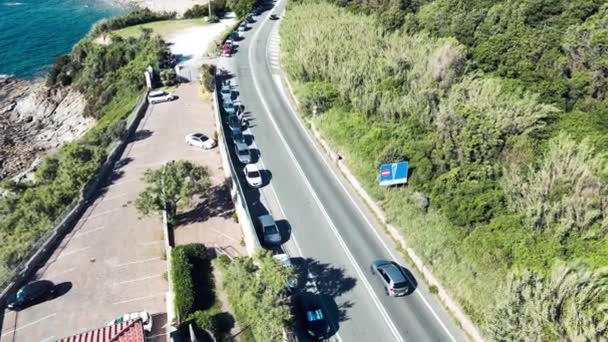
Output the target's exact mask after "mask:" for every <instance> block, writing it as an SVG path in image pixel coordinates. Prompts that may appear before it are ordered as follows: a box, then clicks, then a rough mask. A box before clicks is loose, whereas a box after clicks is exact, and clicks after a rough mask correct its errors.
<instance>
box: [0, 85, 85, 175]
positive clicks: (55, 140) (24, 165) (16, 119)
mask: <svg viewBox="0 0 608 342" xmlns="http://www.w3.org/2000/svg"><path fill="white" fill-rule="evenodd" d="M85 105H86V102H85V99H84V96H82V94H80V93H79V92H78V91H76V90H74V89H72V88H69V87H68V88H48V87H46V86H45V85H44V82H43V80H36V81H23V80H17V79H15V78H12V77H7V76H0V108H1V109H0V137H2V139H1V141H0V179H4V178H6V177H14V176H17V175H20V176H21V174H22V173H23V172H27V171H31V170H32V164H33V163H34V161H35V160H37V159H38V160H39V159H40V158H42V157H44V156H45V155H47V154H48V153H50V152H52V151H53V150H54V149H55V148H57V147H58V146H61V145H63V144H64V143H66V142H70V141H73V140H75V139H77V138H79V137H81V136H82V135H83V134H84V133H85V132H86V131H87V130H88V129H89V128H91V127H92V126H93V124H94V123H95V121H94V120H93V119H91V118H85V117H83V116H82V113H83V112H84V107H85Z"/></svg>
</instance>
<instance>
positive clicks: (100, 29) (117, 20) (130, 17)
mask: <svg viewBox="0 0 608 342" xmlns="http://www.w3.org/2000/svg"><path fill="white" fill-rule="evenodd" d="M175 15H176V13H175V12H162V13H158V12H153V11H151V10H149V9H147V8H142V9H137V10H135V11H132V12H130V13H128V14H126V15H123V16H118V17H113V18H110V19H107V20H102V21H100V22H99V23H98V24H96V25H95V27H94V28H93V31H92V33H91V35H90V36H92V37H97V36H99V35H101V34H107V33H109V32H110V31H114V30H118V29H121V28H123V27H129V26H135V25H139V24H144V23H150V22H153V21H161V20H168V19H174V18H175Z"/></svg>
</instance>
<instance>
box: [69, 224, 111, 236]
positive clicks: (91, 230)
mask: <svg viewBox="0 0 608 342" xmlns="http://www.w3.org/2000/svg"><path fill="white" fill-rule="evenodd" d="M102 229H105V227H103V226H102V227H97V228H93V229H87V230H83V231H80V230H79V231H78V232H76V234H74V238H78V237H81V236H84V235H87V234H90V233H94V232H97V231H100V230H102Z"/></svg>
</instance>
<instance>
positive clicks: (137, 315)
mask: <svg viewBox="0 0 608 342" xmlns="http://www.w3.org/2000/svg"><path fill="white" fill-rule="evenodd" d="M136 319H141V321H142V323H143V325H144V330H145V331H147V332H152V316H151V315H150V313H149V312H148V311H139V312H131V313H127V314H124V315H121V316H119V317H116V318H115V319H113V320H111V321H110V322H109V323H108V326H110V325H114V324H120V323H124V322H128V321H133V320H136Z"/></svg>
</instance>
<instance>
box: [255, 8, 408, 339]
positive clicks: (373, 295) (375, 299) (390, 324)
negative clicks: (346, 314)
mask: <svg viewBox="0 0 608 342" xmlns="http://www.w3.org/2000/svg"><path fill="white" fill-rule="evenodd" d="M266 21H268V17H266V18H265V19H264V22H263V23H262V24H261V25H260V27H261V26H263V25H264V24H265V23H266ZM259 33H260V29H258V31H256V33H255V34H254V36H253V41H255V40H256V39H257V36H258V34H259ZM271 36H272V35H269V37H271ZM251 47H252V45H250V46H249V68H250V69H251V75H252V79H253V84H254V87H255V88H256V91H257V92H258V94H259V98H260V101H261V102H262V105H263V106H264V109H265V110H266V113H268V117H269V118H270V121H271V122H272V124H273V126H274V128H275V130H276V132H277V133H278V136H279V138H280V139H281V142H282V143H283V145H285V148H286V149H287V153H288V154H289V156H290V158H291V160H292V161H293V163H294V165H295V166H296V169H297V170H298V172H299V173H300V176H301V177H302V178H303V179H304V182H305V183H306V185H307V187H308V190H309V191H310V193H311V194H312V196H313V198H314V199H315V201H316V203H317V206H318V207H319V209H320V210H321V212H322V213H323V216H325V219H326V220H327V222H328V223H329V226H330V228H331V230H332V231H333V233H334V235H335V236H336V238H337V239H338V242H339V243H340V246H341V247H342V249H343V250H344V252H345V254H346V256H347V257H348V259H349V261H350V262H351V264H352V265H353V267H354V268H355V271H356V272H357V274H358V275H359V277H360V279H361V280H362V281H363V284H364V286H365V288H366V289H367V291H368V293H369V294H370V296H371V298H372V300H373V302H374V304H375V305H376V307H377V308H378V310H379V311H380V313H381V314H382V317H383V318H384V320H385V322H386V323H387V325H388V327H389V329H390V330H391V333H392V334H393V335H394V336H395V338H396V339H397V340H398V341H404V340H403V337H401V335H400V334H399V331H398V330H397V328H396V327H395V324H394V323H393V321H392V320H391V318H390V317H389V315H388V313H387V312H386V310H385V309H384V307H383V306H382V304H381V303H380V300H379V299H378V297H377V295H376V293H375V292H374V290H373V289H372V287H371V285H370V284H369V282H368V280H367V278H366V277H365V274H364V273H363V271H362V270H361V267H359V265H358V264H357V262H356V260H355V258H354V256H353V255H352V253H351V252H350V250H349V248H348V246H347V245H346V242H344V239H343V238H342V236H341V235H340V233H339V232H338V230H337V229H336V226H335V225H334V223H333V221H332V219H331V217H330V216H329V214H328V213H327V211H326V210H325V208H324V207H323V205H322V204H321V201H320V200H319V197H318V196H317V193H316V192H315V190H314V189H313V188H312V185H311V184H310V181H309V180H308V178H307V177H306V175H305V174H304V171H303V170H302V167H301V166H300V163H299V162H298V161H297V159H296V158H295V156H294V154H293V151H292V150H291V148H290V147H289V144H287V141H286V140H285V137H284V136H283V133H282V132H281V130H280V129H279V126H278V125H277V123H276V121H275V120H274V117H273V116H272V114H271V111H270V108H269V107H268V104H267V103H266V100H265V99H264V95H263V93H262V91H261V90H260V86H259V83H258V80H257V77H256V76H255V73H254V70H255V69H254V67H253V64H252V63H253V58H252V51H253V49H252V48H251ZM266 52H268V51H266ZM266 63H268V58H266Z"/></svg>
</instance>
